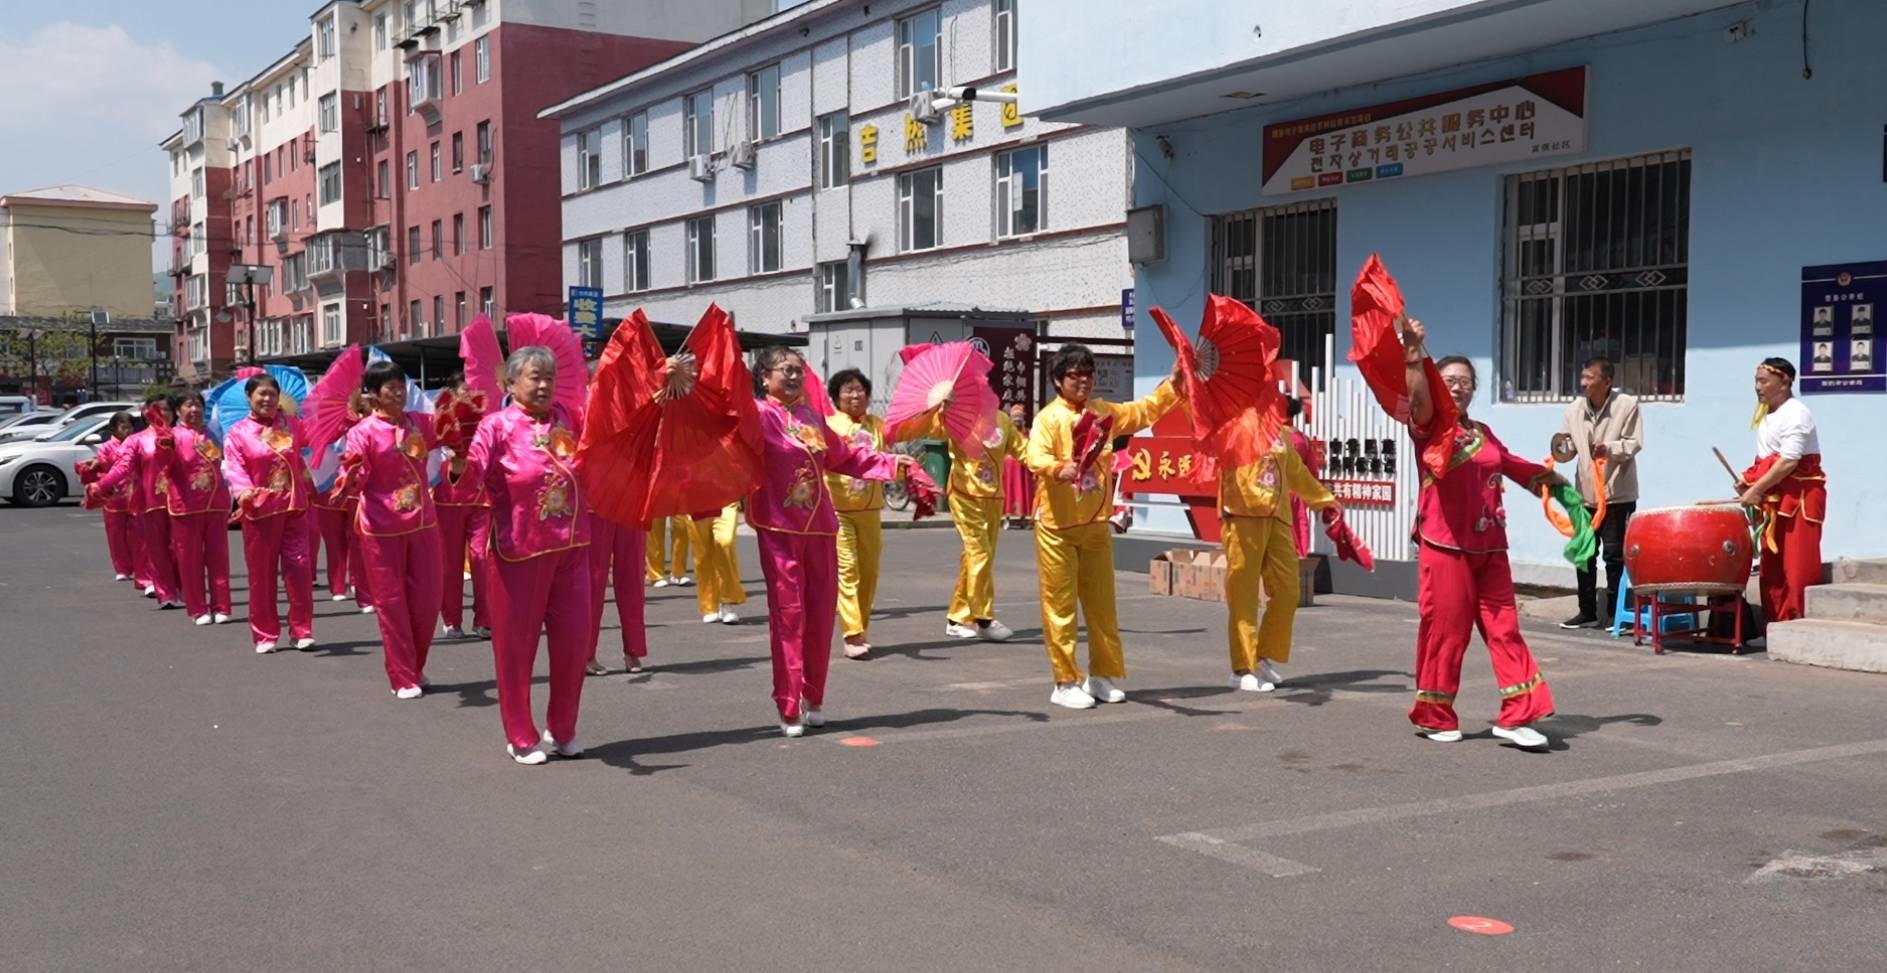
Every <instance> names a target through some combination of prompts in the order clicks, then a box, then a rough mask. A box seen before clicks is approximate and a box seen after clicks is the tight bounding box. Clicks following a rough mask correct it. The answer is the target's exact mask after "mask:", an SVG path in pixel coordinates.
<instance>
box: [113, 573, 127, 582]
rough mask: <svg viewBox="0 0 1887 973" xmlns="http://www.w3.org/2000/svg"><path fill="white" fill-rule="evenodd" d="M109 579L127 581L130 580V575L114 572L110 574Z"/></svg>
mask: <svg viewBox="0 0 1887 973" xmlns="http://www.w3.org/2000/svg"><path fill="white" fill-rule="evenodd" d="M111 580H113V581H129V580H131V576H130V575H128V574H114V575H112V576H111Z"/></svg>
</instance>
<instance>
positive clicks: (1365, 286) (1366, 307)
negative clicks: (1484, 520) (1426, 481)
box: [1349, 253, 1461, 478]
mask: <svg viewBox="0 0 1887 973" xmlns="http://www.w3.org/2000/svg"><path fill="white" fill-rule="evenodd" d="M1404 307H1405V305H1404V303H1403V300H1402V289H1401V288H1400V287H1398V286H1396V279H1395V278H1394V277H1391V276H1389V271H1388V269H1387V268H1385V267H1384V266H1383V264H1382V258H1381V257H1379V256H1377V255H1376V254H1373V253H1372V254H1370V255H1369V259H1368V260H1367V261H1365V262H1364V263H1363V269H1362V270H1361V271H1359V272H1358V273H1357V275H1356V283H1355V285H1353V286H1352V287H1351V288H1350V355H1349V358H1350V361H1351V362H1353V363H1354V364H1355V365H1356V367H1357V370H1359V371H1361V372H1362V373H1363V381H1364V382H1365V383H1366V384H1368V385H1369V389H1370V391H1371V392H1374V393H1375V395H1376V401H1377V402H1378V403H1380V404H1381V405H1382V407H1383V411H1385V412H1388V413H1389V414H1390V415H1391V416H1393V417H1395V419H1396V421H1398V422H1402V423H1408V422H1410V421H1411V416H1410V403H1409V380H1408V377H1407V376H1408V371H1407V368H1408V366H1407V364H1406V358H1405V356H1404V352H1403V347H1402V326H1401V322H1402V321H1403V320H1405V318H1404V317H1403V314H1404ZM1422 370H1423V372H1424V373H1425V374H1426V375H1427V377H1428V398H1429V401H1430V402H1431V403H1433V404H1434V407H1435V416H1434V418H1433V419H1431V420H1430V421H1429V425H1428V429H1427V430H1424V431H1423V433H1422V435H1423V436H1424V438H1426V439H1427V440H1428V445H1427V446H1426V447H1425V448H1424V449H1423V450H1422V457H1421V458H1422V465H1423V466H1424V467H1426V468H1427V469H1428V471H1429V473H1430V474H1431V475H1433V476H1435V477H1436V478H1440V477H1441V476H1442V474H1444V473H1446V472H1448V458H1449V457H1450V456H1451V455H1452V454H1453V452H1454V448H1455V447H1454V437H1453V436H1452V435H1448V434H1447V433H1446V430H1450V429H1453V428H1454V426H1455V423H1456V422H1458V421H1460V419H1461V412H1460V410H1458V409H1456V408H1455V400H1454V398H1453V397H1452V396H1450V395H1449V394H1448V389H1447V387H1446V386H1445V385H1443V384H1442V380H1441V370H1440V369H1438V368H1436V367H1435V362H1434V360H1433V359H1430V360H1428V361H1426V362H1425V363H1424V364H1423V368H1422Z"/></svg>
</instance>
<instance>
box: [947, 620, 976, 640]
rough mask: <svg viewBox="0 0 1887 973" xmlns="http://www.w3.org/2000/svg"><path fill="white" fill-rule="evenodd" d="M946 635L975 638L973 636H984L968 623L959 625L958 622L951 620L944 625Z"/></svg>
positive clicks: (958, 637)
mask: <svg viewBox="0 0 1887 973" xmlns="http://www.w3.org/2000/svg"><path fill="white" fill-rule="evenodd" d="M944 635H945V637H947V638H953V639H973V638H981V637H982V633H981V632H978V631H977V630H976V629H974V628H971V627H970V626H968V625H959V624H957V623H956V622H951V623H949V624H947V625H945V626H944Z"/></svg>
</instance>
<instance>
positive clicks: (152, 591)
mask: <svg viewBox="0 0 1887 973" xmlns="http://www.w3.org/2000/svg"><path fill="white" fill-rule="evenodd" d="M144 597H146V598H155V597H157V586H156V585H154V584H147V585H145V586H144Z"/></svg>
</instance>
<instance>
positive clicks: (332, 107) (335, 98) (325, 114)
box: [317, 93, 341, 135]
mask: <svg viewBox="0 0 1887 973" xmlns="http://www.w3.org/2000/svg"><path fill="white" fill-rule="evenodd" d="M317 114H318V115H319V117H320V122H319V124H320V126H321V132H322V134H324V135H325V134H327V133H328V132H338V131H340V130H341V98H340V95H337V94H332V93H330V94H325V95H322V96H321V107H320V108H319V109H318V110H317Z"/></svg>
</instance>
